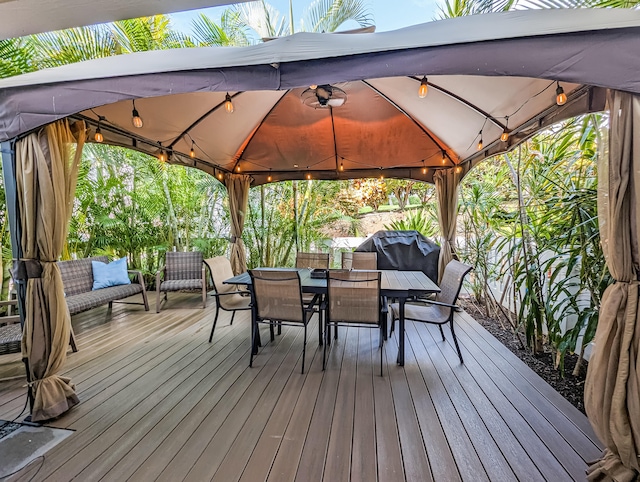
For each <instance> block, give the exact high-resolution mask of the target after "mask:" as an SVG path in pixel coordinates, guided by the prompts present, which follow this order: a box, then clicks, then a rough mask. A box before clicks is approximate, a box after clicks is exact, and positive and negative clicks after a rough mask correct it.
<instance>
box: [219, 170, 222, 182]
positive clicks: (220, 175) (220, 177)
mask: <svg viewBox="0 0 640 482" xmlns="http://www.w3.org/2000/svg"><path fill="white" fill-rule="evenodd" d="M218 179H220V180H221V181H222V173H221V172H219V173H218Z"/></svg>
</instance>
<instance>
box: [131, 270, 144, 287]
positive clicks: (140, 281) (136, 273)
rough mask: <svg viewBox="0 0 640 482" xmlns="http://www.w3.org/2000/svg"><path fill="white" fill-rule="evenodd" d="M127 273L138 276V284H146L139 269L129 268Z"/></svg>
mask: <svg viewBox="0 0 640 482" xmlns="http://www.w3.org/2000/svg"><path fill="white" fill-rule="evenodd" d="M127 273H129V274H132V275H134V276H136V277H137V278H138V284H140V285H142V286H144V277H143V276H142V271H139V270H137V269H128V270H127Z"/></svg>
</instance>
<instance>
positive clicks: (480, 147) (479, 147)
mask: <svg viewBox="0 0 640 482" xmlns="http://www.w3.org/2000/svg"><path fill="white" fill-rule="evenodd" d="M482 146H483V144H482V137H481V138H480V141H479V142H478V146H477V149H478V150H479V151H481V150H482Z"/></svg>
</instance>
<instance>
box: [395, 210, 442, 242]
mask: <svg viewBox="0 0 640 482" xmlns="http://www.w3.org/2000/svg"><path fill="white" fill-rule="evenodd" d="M433 207H434V206H433V205H432V207H428V206H427V207H424V208H423V209H421V210H420V211H415V212H412V213H410V214H409V215H408V216H406V217H404V218H403V219H399V220H396V221H393V222H392V223H390V224H388V225H387V224H385V226H384V229H389V230H393V231H418V232H419V233H420V234H422V235H423V236H426V237H427V238H435V237H436V235H437V234H438V233H439V232H440V227H439V226H438V216H437V214H436V213H435V209H433Z"/></svg>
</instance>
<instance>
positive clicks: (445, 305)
mask: <svg viewBox="0 0 640 482" xmlns="http://www.w3.org/2000/svg"><path fill="white" fill-rule="evenodd" d="M421 302H422V303H424V304H426V305H438V306H444V307H446V308H451V309H453V310H455V311H462V308H460V307H459V306H458V305H450V304H449V303H443V302H442V301H435V300H423V301H421Z"/></svg>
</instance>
